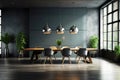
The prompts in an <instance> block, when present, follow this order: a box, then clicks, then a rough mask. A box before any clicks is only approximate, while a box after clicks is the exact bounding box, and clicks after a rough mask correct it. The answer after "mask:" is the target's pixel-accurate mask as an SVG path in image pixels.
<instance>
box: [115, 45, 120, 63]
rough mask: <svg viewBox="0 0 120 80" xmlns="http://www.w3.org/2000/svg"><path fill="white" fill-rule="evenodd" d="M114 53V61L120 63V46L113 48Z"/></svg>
mask: <svg viewBox="0 0 120 80" xmlns="http://www.w3.org/2000/svg"><path fill="white" fill-rule="evenodd" d="M114 52H115V61H117V62H118V61H120V46H119V45H116V46H115V48H114Z"/></svg>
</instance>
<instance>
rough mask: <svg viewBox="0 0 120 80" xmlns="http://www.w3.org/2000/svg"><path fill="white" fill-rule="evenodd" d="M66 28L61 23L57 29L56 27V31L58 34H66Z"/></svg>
mask: <svg viewBox="0 0 120 80" xmlns="http://www.w3.org/2000/svg"><path fill="white" fill-rule="evenodd" d="M64 30H65V29H64V28H63V26H62V25H61V24H60V25H59V26H58V27H57V29H56V32H57V34H64Z"/></svg>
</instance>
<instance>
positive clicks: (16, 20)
mask: <svg viewBox="0 0 120 80" xmlns="http://www.w3.org/2000/svg"><path fill="white" fill-rule="evenodd" d="M6 32H7V33H9V34H10V35H13V36H14V37H13V40H12V42H11V43H10V44H9V53H10V56H17V55H18V53H17V50H16V44H15V37H16V35H17V34H18V33H19V32H24V33H25V34H26V37H27V39H28V38H29V9H19V8H17V9H12V8H5V9H2V35H3V34H4V33H6ZM27 45H28V44H27ZM2 54H4V44H3V43H2Z"/></svg>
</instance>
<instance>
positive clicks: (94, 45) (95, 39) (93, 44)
mask: <svg viewBox="0 0 120 80" xmlns="http://www.w3.org/2000/svg"><path fill="white" fill-rule="evenodd" d="M97 46H98V37H97V36H95V35H94V36H91V37H90V41H89V47H90V48H97Z"/></svg>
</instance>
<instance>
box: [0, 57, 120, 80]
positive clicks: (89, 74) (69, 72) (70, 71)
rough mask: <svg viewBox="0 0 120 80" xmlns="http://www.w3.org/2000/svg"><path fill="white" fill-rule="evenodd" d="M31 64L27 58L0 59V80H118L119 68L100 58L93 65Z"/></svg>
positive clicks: (119, 76) (94, 60)
mask: <svg viewBox="0 0 120 80" xmlns="http://www.w3.org/2000/svg"><path fill="white" fill-rule="evenodd" d="M59 61H60V60H58V61H54V62H53V63H54V64H49V62H47V64H42V61H37V62H34V63H31V62H30V61H29V58H0V80H120V66H119V65H116V64H114V63H111V62H108V61H106V60H103V59H100V58H93V63H92V64H89V63H84V62H82V61H81V62H80V63H79V64H76V63H75V62H74V59H73V61H72V64H68V63H67V61H66V63H65V64H61V63H59Z"/></svg>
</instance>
